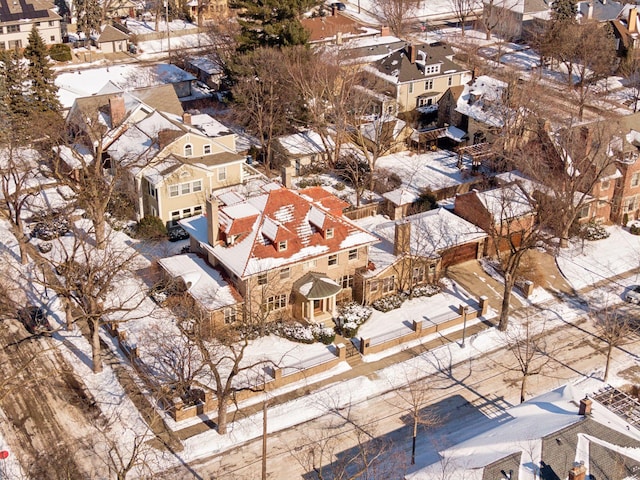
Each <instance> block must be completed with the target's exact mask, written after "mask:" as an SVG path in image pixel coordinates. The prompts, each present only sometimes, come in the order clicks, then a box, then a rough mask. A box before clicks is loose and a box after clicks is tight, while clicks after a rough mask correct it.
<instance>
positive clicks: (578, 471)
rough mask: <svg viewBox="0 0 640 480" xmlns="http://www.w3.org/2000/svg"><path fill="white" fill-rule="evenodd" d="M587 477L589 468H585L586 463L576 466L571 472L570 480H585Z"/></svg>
mask: <svg viewBox="0 0 640 480" xmlns="http://www.w3.org/2000/svg"><path fill="white" fill-rule="evenodd" d="M586 476H587V467H585V466H584V463H580V464H579V465H574V466H573V468H571V470H569V480H585V478H586Z"/></svg>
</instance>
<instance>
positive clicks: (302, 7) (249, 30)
mask: <svg viewBox="0 0 640 480" xmlns="http://www.w3.org/2000/svg"><path fill="white" fill-rule="evenodd" d="M315 3H317V2H315V1H314V0H233V1H232V2H231V3H230V6H231V8H236V9H238V22H239V24H240V27H241V33H240V37H239V39H238V43H239V49H240V51H243V52H246V51H249V50H254V49H256V48H258V47H279V46H285V45H304V44H305V43H306V42H307V40H308V39H309V33H308V32H307V31H306V30H305V29H304V28H303V27H302V24H301V23H300V20H299V17H300V15H301V14H302V13H303V12H304V11H306V10H308V9H309V8H310V7H312V6H313V5H314V4H315Z"/></svg>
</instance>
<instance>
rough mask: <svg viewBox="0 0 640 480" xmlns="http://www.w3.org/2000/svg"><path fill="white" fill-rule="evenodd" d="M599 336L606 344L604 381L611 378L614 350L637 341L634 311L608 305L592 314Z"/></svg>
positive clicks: (637, 329) (636, 324)
mask: <svg viewBox="0 0 640 480" xmlns="http://www.w3.org/2000/svg"><path fill="white" fill-rule="evenodd" d="M591 318H592V320H593V322H594V324H595V326H596V329H597V332H598V336H599V337H600V340H602V341H603V342H604V343H605V344H606V346H605V358H606V362H605V367H604V374H603V377H602V381H603V382H606V381H607V380H608V379H609V367H610V365H611V356H612V354H613V350H614V349H616V348H620V347H622V346H623V345H627V344H629V343H633V342H636V341H637V336H636V335H637V333H638V331H639V327H640V326H639V325H638V322H637V319H636V317H635V316H634V315H633V313H632V312H630V311H628V310H625V309H622V308H619V307H615V306H608V307H605V308H603V309H601V310H599V311H597V312H593V313H592V314H591Z"/></svg>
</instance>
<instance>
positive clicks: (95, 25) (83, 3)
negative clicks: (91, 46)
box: [75, 0, 102, 40]
mask: <svg viewBox="0 0 640 480" xmlns="http://www.w3.org/2000/svg"><path fill="white" fill-rule="evenodd" d="M75 8H76V17H77V19H78V23H77V28H78V32H82V33H84V35H85V37H86V39H87V40H89V37H90V36H91V34H92V33H94V32H98V31H99V30H100V25H101V22H102V10H101V9H100V5H99V4H98V2H97V0H77V1H76V2H75Z"/></svg>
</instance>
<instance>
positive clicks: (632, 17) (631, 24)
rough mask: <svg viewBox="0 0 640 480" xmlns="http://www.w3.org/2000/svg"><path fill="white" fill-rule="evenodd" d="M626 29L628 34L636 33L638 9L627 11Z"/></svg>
mask: <svg viewBox="0 0 640 480" xmlns="http://www.w3.org/2000/svg"><path fill="white" fill-rule="evenodd" d="M627 29H628V30H629V33H637V32H638V9H637V8H631V9H629V19H628V21H627Z"/></svg>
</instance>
